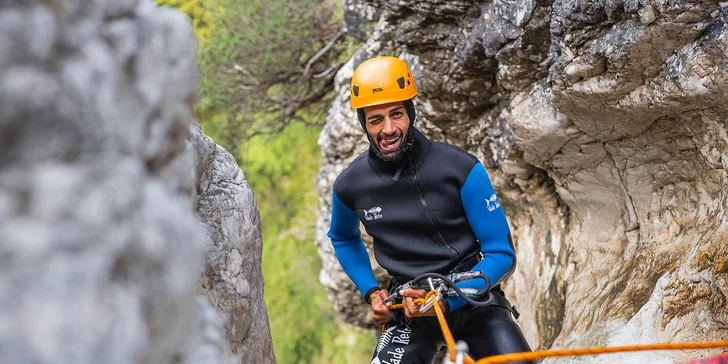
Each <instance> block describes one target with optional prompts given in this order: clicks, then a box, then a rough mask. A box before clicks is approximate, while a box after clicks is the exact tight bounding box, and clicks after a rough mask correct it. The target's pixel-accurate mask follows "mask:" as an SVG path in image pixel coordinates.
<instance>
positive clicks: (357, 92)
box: [352, 85, 359, 96]
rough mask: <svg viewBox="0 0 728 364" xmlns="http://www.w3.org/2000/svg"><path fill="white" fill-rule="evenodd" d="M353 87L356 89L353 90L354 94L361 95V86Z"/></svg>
mask: <svg viewBox="0 0 728 364" xmlns="http://www.w3.org/2000/svg"><path fill="white" fill-rule="evenodd" d="M352 88H353V90H354V91H353V92H354V96H359V86H357V85H354V87H352Z"/></svg>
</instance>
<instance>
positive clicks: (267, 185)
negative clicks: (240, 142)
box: [242, 123, 375, 364]
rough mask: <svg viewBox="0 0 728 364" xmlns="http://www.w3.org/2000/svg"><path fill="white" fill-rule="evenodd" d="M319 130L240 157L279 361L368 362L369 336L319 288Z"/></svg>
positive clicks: (259, 145)
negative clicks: (341, 318) (259, 236)
mask: <svg viewBox="0 0 728 364" xmlns="http://www.w3.org/2000/svg"><path fill="white" fill-rule="evenodd" d="M319 132H320V129H319V128H312V127H308V126H306V125H304V124H301V123H294V124H292V125H291V126H289V127H288V128H286V129H284V130H283V132H282V133H280V134H277V135H276V136H275V137H271V138H269V137H263V136H259V137H255V138H253V139H252V140H250V141H249V142H247V143H246V144H245V147H244V151H243V153H242V160H243V165H244V171H245V174H246V177H247V178H248V182H249V183H250V184H251V186H252V187H253V190H254V191H255V194H256V199H257V201H258V203H259V208H260V213H261V218H262V220H263V277H265V298H266V304H267V307H268V316H269V317H270V323H271V332H272V333H273V345H274V347H275V350H276V357H277V359H278V362H280V363H302V364H303V363H365V362H368V360H369V359H370V357H371V351H372V349H373V348H374V344H375V343H374V335H373V333H372V332H371V331H364V330H360V329H355V328H354V327H352V326H350V325H346V324H343V323H339V322H338V321H337V317H336V313H335V312H334V310H333V307H332V305H331V302H329V300H328V299H327V298H326V291H325V289H324V288H323V286H321V284H320V283H319V282H318V272H319V271H320V270H321V260H320V259H319V257H318V254H317V252H316V246H315V245H314V244H313V241H314V235H315V232H316V217H317V215H318V192H317V190H316V185H315V181H316V173H318V168H319V166H320V157H319V150H318V145H317V144H316V138H317V137H318V134H319Z"/></svg>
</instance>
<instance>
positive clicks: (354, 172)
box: [333, 150, 369, 204]
mask: <svg viewBox="0 0 728 364" xmlns="http://www.w3.org/2000/svg"><path fill="white" fill-rule="evenodd" d="M368 155H369V151H368V150H367V151H365V152H364V153H362V154H360V155H359V156H358V157H356V158H354V160H353V161H351V163H349V166H347V167H346V168H345V169H344V170H343V171H342V172H341V173H340V174H339V176H338V177H336V180H335V181H334V187H333V189H334V193H335V194H336V197H338V198H339V200H341V201H342V202H344V203H345V204H346V202H345V200H348V197H347V196H349V195H350V188H351V187H350V186H351V181H356V180H358V179H360V178H361V176H362V173H365V172H366V169H368V168H369V165H368V164H367V156H368ZM365 168H366V169H365Z"/></svg>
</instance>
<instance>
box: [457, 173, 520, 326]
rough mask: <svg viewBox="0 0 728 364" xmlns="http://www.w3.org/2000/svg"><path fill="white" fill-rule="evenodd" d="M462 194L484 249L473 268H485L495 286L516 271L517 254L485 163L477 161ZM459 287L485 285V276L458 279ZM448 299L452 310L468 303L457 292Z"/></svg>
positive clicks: (471, 224) (484, 272) (469, 220)
mask: <svg viewBox="0 0 728 364" xmlns="http://www.w3.org/2000/svg"><path fill="white" fill-rule="evenodd" d="M460 198H461V200H462V203H463V208H464V209H465V215H466V216H467V218H468V222H469V223H470V227H471V228H472V229H473V232H474V233H475V236H476V237H477V238H478V241H480V251H481V252H482V253H483V260H481V261H480V262H479V263H478V264H476V265H475V266H474V267H473V268H472V269H471V271H476V270H479V271H482V272H483V274H485V276H487V277H488V279H490V282H491V287H492V286H495V285H496V284H498V283H500V282H501V281H503V280H504V279H505V278H507V277H508V276H509V275H511V274H512V273H513V269H515V263H516V259H515V255H516V254H515V252H514V250H513V245H512V243H511V230H510V228H509V227H508V221H506V215H505V213H504V212H503V208H502V207H501V205H500V201H499V200H498V198H497V197H496V194H495V190H494V189H493V185H492V184H491V183H490V178H488V174H487V173H486V171H485V167H483V165H482V164H481V163H477V164H476V165H475V166H474V167H473V169H472V170H471V171H470V174H469V175H468V179H467V180H466V181H465V184H464V185H463V187H462V189H461V190H460ZM458 287H468V288H478V289H483V288H484V287H485V282H484V281H483V280H481V279H476V280H472V281H464V282H460V283H458ZM447 303H448V306H449V309H450V311H454V310H456V309H458V308H460V307H462V306H464V305H465V300H463V299H462V298H460V297H457V296H455V297H447Z"/></svg>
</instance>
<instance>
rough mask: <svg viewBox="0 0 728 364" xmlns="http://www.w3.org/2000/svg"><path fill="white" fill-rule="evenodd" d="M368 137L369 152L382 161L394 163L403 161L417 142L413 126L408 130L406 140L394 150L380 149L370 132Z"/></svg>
mask: <svg viewBox="0 0 728 364" xmlns="http://www.w3.org/2000/svg"><path fill="white" fill-rule="evenodd" d="M367 138H368V139H369V153H371V154H373V155H374V156H375V157H376V158H377V159H379V160H381V161H384V162H387V163H394V164H396V163H399V162H400V161H402V158H404V157H405V156H406V155H407V153H409V151H410V150H412V146H413V145H414V142H415V138H414V130H413V128H412V127H410V128H409V130H407V134H406V135H405V136H404V140H403V141H402V142H401V143H400V144H399V147H397V150H395V151H394V152H389V153H384V152H382V151H381V150H380V149H379V143H378V141H377V140H375V139H374V138H372V137H371V135H369V133H367Z"/></svg>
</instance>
